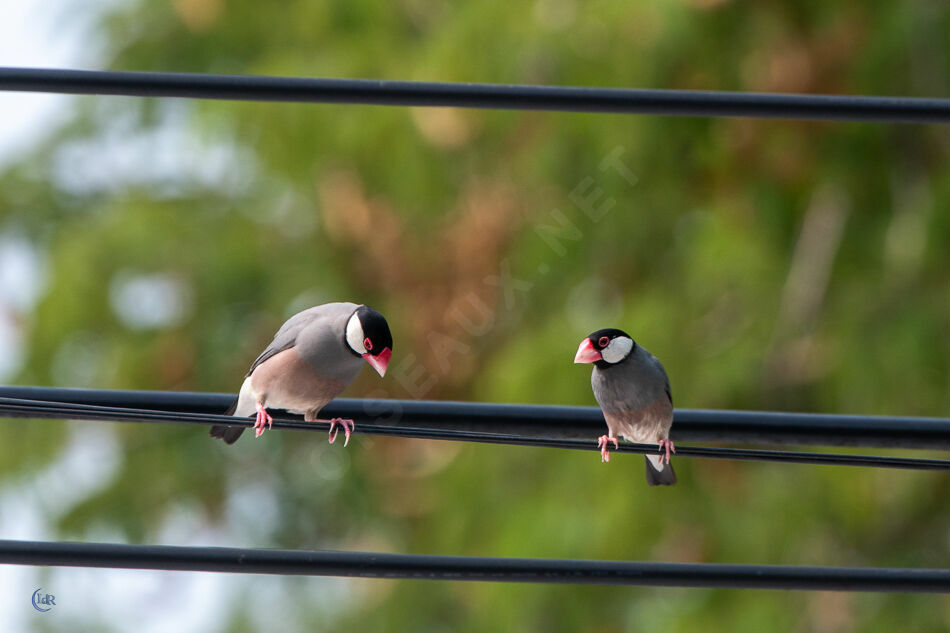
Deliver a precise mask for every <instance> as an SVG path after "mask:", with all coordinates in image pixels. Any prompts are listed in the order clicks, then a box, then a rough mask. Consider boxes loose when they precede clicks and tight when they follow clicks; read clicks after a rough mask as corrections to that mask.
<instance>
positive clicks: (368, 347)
mask: <svg viewBox="0 0 950 633" xmlns="http://www.w3.org/2000/svg"><path fill="white" fill-rule="evenodd" d="M363 347H365V348H366V351H367V352H371V351H373V341H371V340H369V337H368V336H367V337H366V338H364V339H363Z"/></svg>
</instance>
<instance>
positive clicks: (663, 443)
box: [657, 440, 676, 464]
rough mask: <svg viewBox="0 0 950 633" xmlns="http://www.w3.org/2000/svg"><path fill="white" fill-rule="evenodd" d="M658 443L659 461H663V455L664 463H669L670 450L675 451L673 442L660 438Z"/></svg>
mask: <svg viewBox="0 0 950 633" xmlns="http://www.w3.org/2000/svg"><path fill="white" fill-rule="evenodd" d="M657 444H659V445H660V462H661V463H662V462H663V457H664V455H665V456H666V463H667V464H669V463H670V452H673V453H675V452H676V447H675V446H674V445H673V442H672V441H670V440H660V441H659V442H657ZM664 451H665V452H664Z"/></svg>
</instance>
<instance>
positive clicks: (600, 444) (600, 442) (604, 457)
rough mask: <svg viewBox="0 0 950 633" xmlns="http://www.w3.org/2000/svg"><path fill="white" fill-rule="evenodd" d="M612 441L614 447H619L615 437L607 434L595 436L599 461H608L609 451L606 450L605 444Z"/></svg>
mask: <svg viewBox="0 0 950 633" xmlns="http://www.w3.org/2000/svg"><path fill="white" fill-rule="evenodd" d="M610 442H613V443H614V448H620V444H619V443H618V442H617V438H616V437H610V436H609V435H601V436H600V437H598V438H597V448H599V449H600V461H601V462H609V461H610V452H609V451H608V450H607V444H608V443H610Z"/></svg>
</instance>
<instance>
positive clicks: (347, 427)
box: [328, 418, 356, 448]
mask: <svg viewBox="0 0 950 633" xmlns="http://www.w3.org/2000/svg"><path fill="white" fill-rule="evenodd" d="M337 424H339V425H340V426H342V427H343V436H344V437H343V447H344V448H346V445H347V444H349V443H350V433H352V432H353V429H354V428H356V424H354V422H353V420H344V419H343V418H333V419H331V420H330V437H329V438H328V440H329V442H330V444H333V443H334V442H335V441H336V425H337Z"/></svg>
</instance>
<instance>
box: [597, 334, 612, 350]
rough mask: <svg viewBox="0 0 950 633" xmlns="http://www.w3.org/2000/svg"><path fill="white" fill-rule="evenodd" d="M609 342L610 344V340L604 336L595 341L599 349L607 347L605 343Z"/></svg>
mask: <svg viewBox="0 0 950 633" xmlns="http://www.w3.org/2000/svg"><path fill="white" fill-rule="evenodd" d="M609 342H610V339H609V338H607V337H606V336H601V337H600V338H599V339H597V344H598V345H599V346H600V347H607V343H609Z"/></svg>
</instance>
